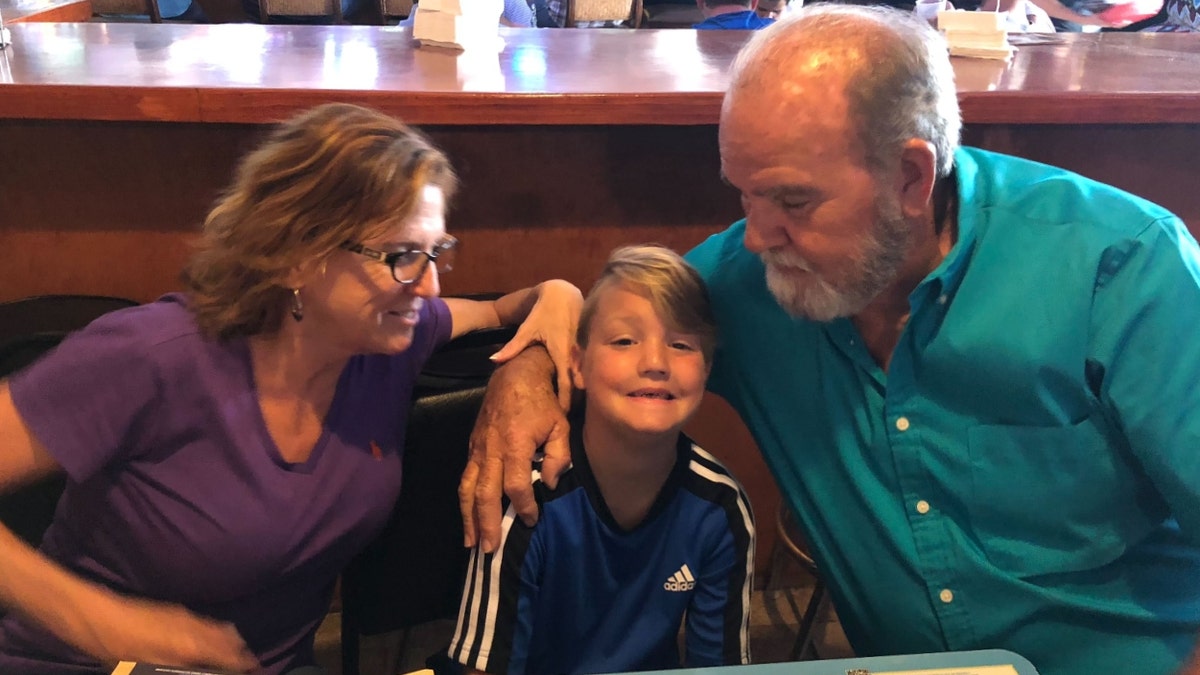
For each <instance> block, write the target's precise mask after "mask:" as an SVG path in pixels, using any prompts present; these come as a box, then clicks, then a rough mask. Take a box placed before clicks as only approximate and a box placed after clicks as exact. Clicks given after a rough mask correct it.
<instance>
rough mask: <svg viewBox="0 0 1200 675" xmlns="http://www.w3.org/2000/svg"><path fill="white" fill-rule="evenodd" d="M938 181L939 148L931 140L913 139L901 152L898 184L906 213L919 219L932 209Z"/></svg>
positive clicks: (902, 207)
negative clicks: (935, 147)
mask: <svg viewBox="0 0 1200 675" xmlns="http://www.w3.org/2000/svg"><path fill="white" fill-rule="evenodd" d="M936 182H937V150H935V149H934V147H933V144H932V143H930V142H929V141H923V140H920V139H918V138H913V139H909V141H908V142H907V143H905V144H904V147H903V149H901V151H900V172H899V174H898V175H897V176H896V185H895V187H896V194H898V195H899V196H900V208H901V210H902V211H903V212H904V215H905V216H907V217H909V218H918V217H922V216H924V214H926V213H928V212H929V209H930V208H931V205H930V200H931V198H932V196H933V185H934V183H936Z"/></svg>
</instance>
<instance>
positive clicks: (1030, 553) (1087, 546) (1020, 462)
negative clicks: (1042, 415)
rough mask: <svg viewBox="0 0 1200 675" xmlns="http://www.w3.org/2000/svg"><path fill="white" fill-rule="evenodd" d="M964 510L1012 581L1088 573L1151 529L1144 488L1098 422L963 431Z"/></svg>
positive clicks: (1099, 418)
mask: <svg viewBox="0 0 1200 675" xmlns="http://www.w3.org/2000/svg"><path fill="white" fill-rule="evenodd" d="M968 445H969V449H970V458H971V483H972V485H971V488H972V489H971V492H970V494H969V495H968V496H967V510H968V514H969V517H970V521H971V527H972V529H973V530H974V534H975V536H976V539H977V540H978V542H979V544H980V546H981V547H982V548H983V551H984V553H985V554H986V555H987V557H988V559H989V560H990V561H991V562H992V563H993V564H995V565H996V566H997V567H999V568H1000V569H1003V570H1006V571H1008V572H1010V573H1012V574H1015V575H1017V576H1020V577H1030V576H1037V575H1042V574H1051V573H1063V572H1076V571H1080V570H1085V569H1093V568H1096V567H1100V566H1102V565H1105V564H1108V563H1110V562H1112V561H1114V560H1116V559H1117V558H1119V557H1120V556H1121V555H1122V554H1123V553H1124V552H1125V550H1126V549H1127V548H1128V547H1129V545H1131V544H1132V543H1134V542H1136V541H1138V540H1140V539H1141V538H1142V537H1144V536H1145V535H1146V534H1147V533H1148V532H1149V531H1150V530H1151V529H1152V527H1153V522H1152V520H1153V519H1152V518H1151V517H1149V514H1148V513H1147V509H1145V508H1144V504H1145V498H1146V495H1145V488H1146V485H1147V484H1146V481H1145V480H1144V478H1143V473H1142V472H1141V471H1140V469H1139V468H1138V467H1136V466H1135V465H1133V463H1132V460H1131V458H1130V455H1129V453H1128V452H1123V451H1121V450H1120V448H1121V447H1123V442H1121V441H1120V439H1119V438H1117V437H1116V436H1115V433H1114V432H1113V431H1112V430H1111V429H1109V428H1108V425H1107V424H1106V422H1105V421H1104V420H1103V418H1102V416H1100V415H1092V416H1091V417H1088V418H1087V419H1084V420H1083V421H1081V422H1077V423H1075V424H1071V425H1068V426H1062V427H1031V426H1012V425H978V426H975V427H972V428H971V429H970V430H969V432H968Z"/></svg>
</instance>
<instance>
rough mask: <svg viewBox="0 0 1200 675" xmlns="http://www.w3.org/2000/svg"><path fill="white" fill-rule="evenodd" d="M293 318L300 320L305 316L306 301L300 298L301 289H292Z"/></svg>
mask: <svg viewBox="0 0 1200 675" xmlns="http://www.w3.org/2000/svg"><path fill="white" fill-rule="evenodd" d="M292 318H293V319H295V320H296V321H297V322H299V321H300V320H301V319H303V318H304V301H303V300H301V299H300V289H299V288H293V289H292Z"/></svg>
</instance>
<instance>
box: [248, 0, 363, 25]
mask: <svg viewBox="0 0 1200 675" xmlns="http://www.w3.org/2000/svg"><path fill="white" fill-rule="evenodd" d="M258 8H259V13H260V15H261V18H262V22H263V23H271V19H272V18H274V17H280V16H288V17H293V16H316V17H323V16H328V17H332V20H333V23H335V24H340V23H344V21H343V20H342V2H341V0H259V2H258Z"/></svg>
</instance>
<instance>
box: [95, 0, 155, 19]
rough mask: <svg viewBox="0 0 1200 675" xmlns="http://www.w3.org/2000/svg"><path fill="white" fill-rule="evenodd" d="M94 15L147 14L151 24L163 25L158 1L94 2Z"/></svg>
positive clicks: (124, 0) (102, 0) (108, 0)
mask: <svg viewBox="0 0 1200 675" xmlns="http://www.w3.org/2000/svg"><path fill="white" fill-rule="evenodd" d="M92 14H98V15H104V14H147V15H149V16H150V22H151V23H162V20H163V18H162V12H161V11H159V8H158V0H92Z"/></svg>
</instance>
